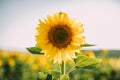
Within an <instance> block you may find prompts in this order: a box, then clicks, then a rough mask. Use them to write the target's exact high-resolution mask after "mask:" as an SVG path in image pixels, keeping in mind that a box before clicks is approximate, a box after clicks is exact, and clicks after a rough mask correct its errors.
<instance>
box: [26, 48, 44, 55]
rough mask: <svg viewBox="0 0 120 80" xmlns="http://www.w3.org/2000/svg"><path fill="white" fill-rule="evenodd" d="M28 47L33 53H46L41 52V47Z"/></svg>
mask: <svg viewBox="0 0 120 80" xmlns="http://www.w3.org/2000/svg"><path fill="white" fill-rule="evenodd" d="M26 49H27V50H28V51H29V52H30V53H32V54H44V53H41V51H42V50H41V49H40V48H39V47H29V48H26Z"/></svg>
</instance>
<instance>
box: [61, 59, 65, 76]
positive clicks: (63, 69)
mask: <svg viewBox="0 0 120 80" xmlns="http://www.w3.org/2000/svg"><path fill="white" fill-rule="evenodd" d="M61 74H62V75H65V62H64V61H62V64H61Z"/></svg>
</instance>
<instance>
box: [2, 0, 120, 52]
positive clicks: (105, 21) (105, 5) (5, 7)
mask: <svg viewBox="0 0 120 80" xmlns="http://www.w3.org/2000/svg"><path fill="white" fill-rule="evenodd" d="M60 11H62V12H66V13H67V14H68V15H69V17H70V18H76V19H77V21H79V22H82V23H83V24H84V29H85V32H84V36H85V37H86V42H87V43H92V44H96V45H97V46H94V47H90V48H89V47H88V49H120V36H119V34H120V1H119V0H0V49H18V50H26V49H25V48H26V47H31V46H35V43H36V42H35V33H36V30H35V28H36V27H37V25H38V20H39V19H41V20H42V19H44V18H46V16H47V15H52V14H54V13H55V12H60Z"/></svg>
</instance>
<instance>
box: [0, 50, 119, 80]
mask: <svg viewBox="0 0 120 80" xmlns="http://www.w3.org/2000/svg"><path fill="white" fill-rule="evenodd" d="M119 53H120V51H119V50H83V51H81V53H76V55H77V56H79V55H86V56H89V57H91V58H94V57H96V56H97V57H100V58H103V61H102V63H101V65H100V66H98V67H97V68H96V69H93V70H88V69H78V70H73V71H72V72H71V73H70V74H69V76H70V79H71V80H120V55H119ZM73 65H74V62H71V61H67V67H66V72H67V70H68V69H70V68H71V67H72V66H73ZM51 70H54V71H57V70H59V65H58V64H53V63H52V62H50V63H48V60H47V59H46V57H45V56H43V55H33V54H30V53H27V52H19V51H8V50H0V80H40V79H39V78H38V77H39V75H38V72H42V71H44V72H45V71H51ZM55 75H56V74H55Z"/></svg>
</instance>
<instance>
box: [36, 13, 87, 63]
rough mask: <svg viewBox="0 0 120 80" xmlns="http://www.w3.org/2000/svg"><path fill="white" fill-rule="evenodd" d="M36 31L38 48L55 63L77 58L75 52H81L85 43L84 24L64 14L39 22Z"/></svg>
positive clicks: (57, 14) (56, 14)
mask: <svg viewBox="0 0 120 80" xmlns="http://www.w3.org/2000/svg"><path fill="white" fill-rule="evenodd" d="M36 29H37V33H36V36H35V37H36V46H37V47H40V48H41V49H42V51H43V52H44V53H45V56H47V57H48V59H49V60H50V61H51V60H54V62H55V63H56V62H57V63H61V62H62V61H66V60H68V59H70V60H71V59H72V58H75V57H76V56H75V51H78V50H80V49H81V48H82V46H81V44H84V43H85V40H84V36H83V35H82V33H83V32H84V28H83V24H82V23H80V22H76V20H75V19H74V18H69V17H68V15H67V14H66V13H64V12H57V13H55V14H53V15H52V16H50V15H48V16H47V18H46V19H44V20H43V21H41V20H39V24H38V27H37V28H36Z"/></svg>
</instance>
